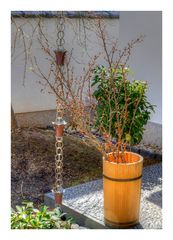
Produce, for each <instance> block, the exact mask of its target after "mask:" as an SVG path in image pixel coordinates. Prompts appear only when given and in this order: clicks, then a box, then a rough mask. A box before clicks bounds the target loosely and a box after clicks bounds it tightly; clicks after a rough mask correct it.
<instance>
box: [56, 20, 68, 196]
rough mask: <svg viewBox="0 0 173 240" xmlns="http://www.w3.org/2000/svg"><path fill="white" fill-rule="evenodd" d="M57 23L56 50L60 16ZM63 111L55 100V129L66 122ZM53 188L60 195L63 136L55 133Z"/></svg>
mask: <svg viewBox="0 0 173 240" xmlns="http://www.w3.org/2000/svg"><path fill="white" fill-rule="evenodd" d="M58 20H59V22H58V24H57V41H56V43H57V48H58V49H59V50H63V49H64V43H65V40H64V30H65V19H64V18H63V16H62V15H61V17H60V19H59V18H58ZM59 67H60V68H61V71H62V73H63V74H64V67H63V65H59ZM63 115H64V110H63V107H62V104H61V103H60V101H59V100H58V99H57V109H56V121H55V123H54V124H55V127H56V128H58V127H59V128H60V127H62V128H64V125H65V124H66V122H65V121H64V120H63ZM55 139H56V142H55V187H54V192H56V193H58V192H59V193H62V192H63V188H62V185H63V180H62V173H63V134H62V135H61V134H60V135H58V136H57V133H56V136H55Z"/></svg>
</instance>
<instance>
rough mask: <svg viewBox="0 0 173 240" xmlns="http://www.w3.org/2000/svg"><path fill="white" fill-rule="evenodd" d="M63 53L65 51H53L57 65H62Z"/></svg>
mask: <svg viewBox="0 0 173 240" xmlns="http://www.w3.org/2000/svg"><path fill="white" fill-rule="evenodd" d="M65 53H66V51H55V55H56V64H57V65H64V59H65Z"/></svg>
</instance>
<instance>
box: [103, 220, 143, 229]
mask: <svg viewBox="0 0 173 240" xmlns="http://www.w3.org/2000/svg"><path fill="white" fill-rule="evenodd" d="M104 222H105V223H106V225H107V226H109V227H111V228H130V227H132V226H135V225H137V224H138V223H139V221H138V220H135V221H131V222H122V223H120V222H112V221H110V220H108V219H106V218H104Z"/></svg>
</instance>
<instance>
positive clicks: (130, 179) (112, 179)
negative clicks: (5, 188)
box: [103, 174, 142, 182]
mask: <svg viewBox="0 0 173 240" xmlns="http://www.w3.org/2000/svg"><path fill="white" fill-rule="evenodd" d="M103 177H104V178H106V179H109V180H110V181H114V182H131V181H136V180H138V179H140V178H142V175H140V176H139V177H136V178H125V179H121V178H111V177H108V176H106V175H104V174H103Z"/></svg>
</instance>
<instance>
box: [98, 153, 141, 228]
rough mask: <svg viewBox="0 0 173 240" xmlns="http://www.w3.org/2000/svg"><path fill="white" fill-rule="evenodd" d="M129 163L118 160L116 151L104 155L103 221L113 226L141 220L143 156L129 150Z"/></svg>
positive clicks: (122, 225)
mask: <svg viewBox="0 0 173 240" xmlns="http://www.w3.org/2000/svg"><path fill="white" fill-rule="evenodd" d="M127 158H128V159H129V162H128V163H115V162H112V161H111V160H112V159H113V154H112V153H110V154H108V159H107V160H106V159H105V158H103V179H104V180H103V188H104V221H105V225H107V226H109V227H111V228H130V227H132V226H134V225H136V224H137V223H139V211H140V196H141V179H142V169H143V157H142V156H140V155H139V154H136V153H132V152H126V153H125V159H127Z"/></svg>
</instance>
